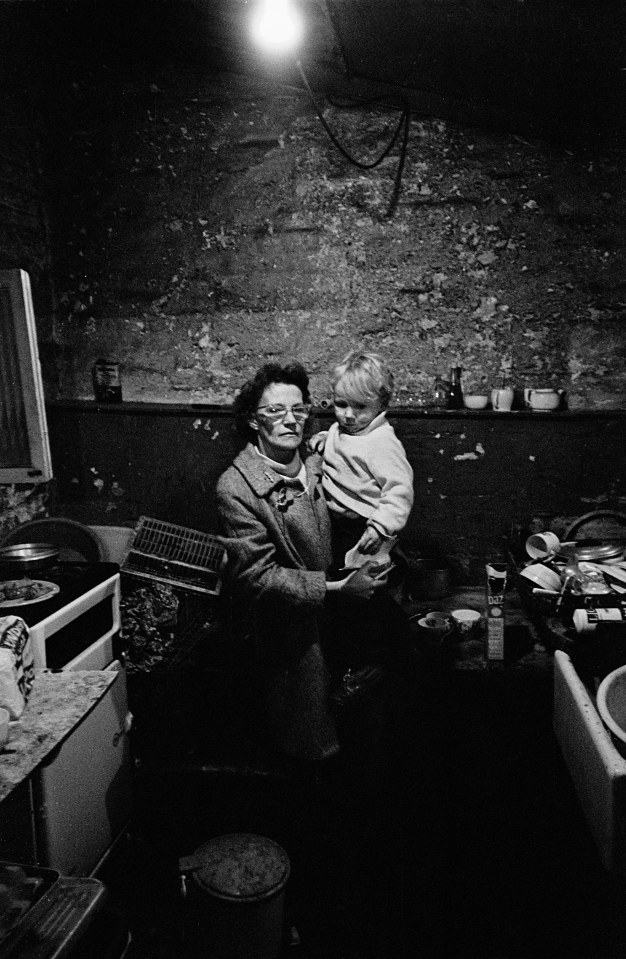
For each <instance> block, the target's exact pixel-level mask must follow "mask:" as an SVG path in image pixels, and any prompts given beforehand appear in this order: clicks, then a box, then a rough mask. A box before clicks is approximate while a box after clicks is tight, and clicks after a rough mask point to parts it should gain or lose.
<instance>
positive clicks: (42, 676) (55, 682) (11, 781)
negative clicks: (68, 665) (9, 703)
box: [0, 670, 119, 801]
mask: <svg viewBox="0 0 626 959" xmlns="http://www.w3.org/2000/svg"><path fill="white" fill-rule="evenodd" d="M118 675H119V674H118V673H117V672H116V671H115V670H76V671H73V670H68V671H63V672H58V673H57V672H47V671H45V670H44V671H43V672H41V673H38V674H37V675H36V676H35V682H34V684H33V687H32V689H31V691H30V695H29V697H28V702H27V703H26V707H25V709H24V712H23V713H22V715H21V717H20V718H19V719H18V720H16V721H15V722H13V723H11V726H10V731H9V739H8V742H7V743H6V745H5V747H4V749H3V750H1V751H0V801H2V800H3V799H5V798H6V797H7V796H8V795H9V793H10V792H11V791H12V790H13V789H15V787H16V786H18V785H19V784H20V783H21V782H22V781H23V780H24V779H26V778H27V777H28V776H29V775H30V773H31V772H32V771H33V770H34V769H35V768H36V767H37V766H38V765H39V763H41V762H42V761H43V760H44V759H45V758H46V756H47V755H48V754H49V753H50V752H51V751H52V750H53V749H54V748H55V747H56V746H58V745H59V744H60V743H61V742H63V740H64V739H65V738H66V736H68V735H69V733H70V732H71V731H72V729H74V727H75V726H77V725H78V723H79V722H80V721H81V720H82V719H83V717H84V716H86V715H87V713H88V712H89V711H90V710H91V709H92V708H93V707H94V706H95V704H96V703H97V702H98V700H100V699H101V698H102V696H103V695H104V694H105V692H106V691H107V689H108V688H109V687H110V686H111V685H112V684H113V683H114V682H115V680H116V679H117V677H118Z"/></svg>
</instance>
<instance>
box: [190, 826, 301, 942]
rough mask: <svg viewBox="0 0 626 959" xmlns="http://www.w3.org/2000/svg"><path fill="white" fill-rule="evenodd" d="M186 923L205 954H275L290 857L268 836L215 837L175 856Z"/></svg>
mask: <svg viewBox="0 0 626 959" xmlns="http://www.w3.org/2000/svg"><path fill="white" fill-rule="evenodd" d="M179 870H180V873H181V875H182V876H183V878H184V882H183V889H184V890H185V893H186V903H185V912H186V920H185V927H186V931H187V939H188V941H189V944H190V945H191V946H192V948H193V950H194V953H195V954H196V955H197V956H198V957H200V956H205V957H206V959H278V956H279V955H280V952H281V948H282V939H283V924H284V901H285V886H286V885H287V880H288V879H289V873H290V871H291V865H290V862H289V857H288V856H287V853H286V852H285V850H284V849H282V848H281V847H280V846H279V845H278V844H277V843H275V842H274V841H273V840H272V839H267V838H266V837H265V836H255V835H253V834H251V833H232V834H230V835H227V836H218V837H216V838H215V839H210V840H209V841H208V842H206V843H204V844H203V845H202V846H199V847H198V849H196V851H195V852H194V853H193V854H192V855H191V856H186V857H183V858H182V859H180V861H179Z"/></svg>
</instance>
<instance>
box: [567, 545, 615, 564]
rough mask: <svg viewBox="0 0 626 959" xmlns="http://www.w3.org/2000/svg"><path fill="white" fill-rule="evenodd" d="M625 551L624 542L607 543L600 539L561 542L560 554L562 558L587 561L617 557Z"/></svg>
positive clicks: (599, 560) (600, 560)
mask: <svg viewBox="0 0 626 959" xmlns="http://www.w3.org/2000/svg"><path fill="white" fill-rule="evenodd" d="M623 553H624V545H623V543H605V542H601V541H599V540H578V541H576V542H570V543H561V545H560V546H559V550H558V555H559V556H560V557H561V558H562V559H566V560H567V559H576V560H579V561H585V562H594V560H595V561H598V562H602V561H603V560H609V559H616V558H617V557H618V556H622V555H623Z"/></svg>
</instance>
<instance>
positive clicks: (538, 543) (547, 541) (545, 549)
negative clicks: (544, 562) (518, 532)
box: [526, 532, 561, 559]
mask: <svg viewBox="0 0 626 959" xmlns="http://www.w3.org/2000/svg"><path fill="white" fill-rule="evenodd" d="M560 545H561V541H560V539H559V537H558V536H556V535H555V533H550V532H547V533H533V535H532V536H529V537H528V539H527V540H526V552H527V553H528V555H529V556H530V557H531V559H546V558H547V557H548V556H553V555H554V554H555V553H556V551H557V549H558V548H559V546H560Z"/></svg>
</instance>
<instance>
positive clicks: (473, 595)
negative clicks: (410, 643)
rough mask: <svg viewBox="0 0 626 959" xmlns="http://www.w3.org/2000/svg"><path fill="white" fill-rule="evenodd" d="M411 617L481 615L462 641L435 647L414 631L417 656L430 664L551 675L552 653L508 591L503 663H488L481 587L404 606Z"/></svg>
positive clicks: (515, 595) (448, 641)
mask: <svg viewBox="0 0 626 959" xmlns="http://www.w3.org/2000/svg"><path fill="white" fill-rule="evenodd" d="M405 609H406V612H407V613H408V614H409V615H410V616H413V617H415V616H417V614H418V612H419V613H421V614H422V615H423V614H424V612H430V611H435V610H437V611H440V612H443V613H449V612H451V611H452V610H454V609H475V610H478V612H479V613H481V615H482V620H481V624H480V627H479V628H478V629H477V630H476V631H474V632H472V633H471V634H470V636H469V637H468V638H467V639H465V638H463V639H459V638H458V637H457V636H455V635H453V636H452V637H450V638H448V639H445V640H444V641H443V642H442V643H440V644H437V643H433V642H432V641H427V640H424V638H423V637H422V636H420V634H419V630H416V638H415V646H416V650H417V652H418V653H420V652H421V653H422V654H423V656H424V657H425V658H426V659H428V660H430V661H431V663H434V664H438V663H439V664H441V665H442V666H445V667H447V668H452V669H455V670H485V669H494V668H495V669H503V668H504V669H506V670H507V671H514V672H516V673H521V672H531V673H541V674H545V673H546V672H551V671H552V668H553V664H554V660H553V655H552V653H551V651H549V650H548V649H546V646H545V644H544V642H543V641H542V637H541V636H540V635H539V632H538V631H537V628H536V626H535V624H534V623H533V622H531V620H530V618H529V617H528V615H527V614H526V612H525V610H524V607H523V604H522V601H521V599H520V597H519V595H518V593H517V591H516V590H515V589H510V590H507V593H506V601H505V634H504V661H503V662H502V663H499V662H491V661H487V659H486V656H485V645H486V625H485V624H486V611H487V603H486V596H485V590H484V589H481V588H480V587H473V586H466V587H462V588H460V589H457V590H456V591H455V592H454V593H452V594H451V595H450V596H446V597H444V598H443V599H436V600H426V599H423V600H422V599H419V600H417V601H416V602H411V603H410V604H409V605H407V606H405Z"/></svg>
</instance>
